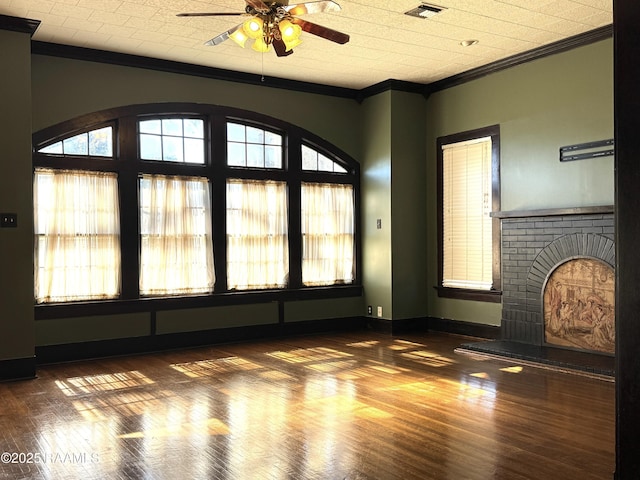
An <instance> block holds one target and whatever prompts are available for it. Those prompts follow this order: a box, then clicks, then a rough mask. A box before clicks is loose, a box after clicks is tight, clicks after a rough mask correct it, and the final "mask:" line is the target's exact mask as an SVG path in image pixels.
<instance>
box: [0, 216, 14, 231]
mask: <svg viewBox="0 0 640 480" xmlns="http://www.w3.org/2000/svg"><path fill="white" fill-rule="evenodd" d="M17 226H18V214H16V213H0V227H2V228H16V227H17Z"/></svg>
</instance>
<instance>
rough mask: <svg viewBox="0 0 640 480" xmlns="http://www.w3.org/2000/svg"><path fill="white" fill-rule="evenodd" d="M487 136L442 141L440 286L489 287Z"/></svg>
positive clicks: (489, 179)
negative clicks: (468, 139) (462, 140)
mask: <svg viewBox="0 0 640 480" xmlns="http://www.w3.org/2000/svg"><path fill="white" fill-rule="evenodd" d="M491 150H492V148H491V137H484V138H478V139H474V140H470V141H465V142H459V143H452V144H448V145H443V146H442V157H443V162H442V163H443V252H442V253H443V268H442V286H443V287H451V288H468V289H478V290H489V289H491V287H492V282H493V274H492V269H493V267H492V265H493V262H492V252H493V244H492V219H491V217H490V213H491V207H492V198H491V163H492V162H491Z"/></svg>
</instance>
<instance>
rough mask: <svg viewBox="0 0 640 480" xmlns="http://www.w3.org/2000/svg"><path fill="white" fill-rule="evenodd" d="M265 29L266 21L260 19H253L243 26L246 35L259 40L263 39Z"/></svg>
mask: <svg viewBox="0 0 640 480" xmlns="http://www.w3.org/2000/svg"><path fill="white" fill-rule="evenodd" d="M263 27H264V21H263V20H262V19H261V18H260V17H252V18H250V19H249V20H247V21H246V22H244V25H243V26H242V29H243V30H244V33H246V34H247V37H249V38H253V39H254V40H257V39H258V38H262V35H263V33H262V29H263Z"/></svg>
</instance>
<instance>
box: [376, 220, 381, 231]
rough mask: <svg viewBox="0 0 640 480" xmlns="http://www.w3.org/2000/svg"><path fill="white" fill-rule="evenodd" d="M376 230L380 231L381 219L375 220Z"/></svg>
mask: <svg viewBox="0 0 640 480" xmlns="http://www.w3.org/2000/svg"><path fill="white" fill-rule="evenodd" d="M376 228H377V229H378V230H380V229H382V219H381V218H378V219H377V220H376Z"/></svg>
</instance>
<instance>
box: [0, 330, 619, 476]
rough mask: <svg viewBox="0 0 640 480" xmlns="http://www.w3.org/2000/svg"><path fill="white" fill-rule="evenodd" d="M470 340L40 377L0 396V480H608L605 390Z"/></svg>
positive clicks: (212, 356)
mask: <svg viewBox="0 0 640 480" xmlns="http://www.w3.org/2000/svg"><path fill="white" fill-rule="evenodd" d="M468 340H469V339H468V338H465V337H459V336H455V335H446V334H437V333H429V334H408V335H403V336H398V337H390V336H388V335H382V334H376V333H372V332H355V333H340V334H336V335H318V336H301V337H292V338H283V339H275V340H265V341H259V342H250V343H237V344H227V345H218V346H211V347H204V348H198V349H190V350H181V351H170V352H161V353H156V354H152V355H140V356H131V357H120V358H111V359H100V360H94V361H85V362H79V363H67V364H59V365H49V366H45V367H41V368H40V369H39V371H38V378H37V379H35V380H29V381H20V382H11V383H3V384H0V405H2V408H1V410H0V445H1V447H2V448H1V449H0V450H2V451H1V452H0V454H2V463H0V478H11V479H44V478H52V479H57V478H65V479H82V480H90V479H111V478H115V479H140V478H149V479H175V478H180V479H185V480H186V479H229V480H236V479H240V480H242V479H251V480H253V479H274V480H279V479H304V480H306V479H322V480H325V479H354V480H356V479H357V480H369V479H376V480H378V479H383V480H384V479H390V480H395V479H403V480H406V479H420V480H424V479H435V480H440V479H456V480H459V479H468V480H486V479H496V480H518V479H522V480H525V479H526V480H538V479H540V480H542V479H545V480H549V479H562V480H567V479H580V480H589V479H593V480H596V479H603V478H611V477H612V472H613V469H614V428H615V423H614V384H613V383H612V382H608V381H604V380H602V379H598V378H590V377H585V376H579V375H571V374H568V373H562V372H556V371H552V370H548V369H539V368H534V367H532V366H530V365H525V366H522V365H518V364H514V363H507V362H502V361H499V360H497V359H481V358H477V357H471V356H467V355H458V354H456V353H454V350H455V349H456V348H457V347H458V346H459V345H460V344H461V343H463V342H466V341H468ZM2 452H5V453H2Z"/></svg>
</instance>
